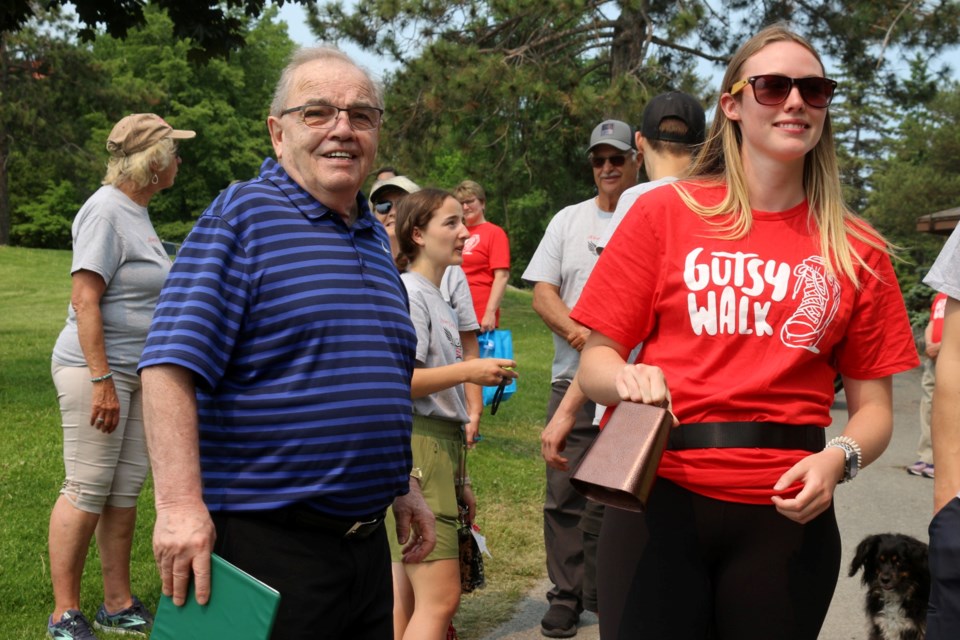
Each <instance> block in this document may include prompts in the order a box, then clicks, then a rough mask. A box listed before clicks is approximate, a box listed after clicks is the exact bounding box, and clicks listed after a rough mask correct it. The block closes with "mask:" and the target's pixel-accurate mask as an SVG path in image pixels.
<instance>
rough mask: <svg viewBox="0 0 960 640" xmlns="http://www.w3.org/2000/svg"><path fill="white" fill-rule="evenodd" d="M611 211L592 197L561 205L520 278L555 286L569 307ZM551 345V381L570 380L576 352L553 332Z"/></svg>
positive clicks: (586, 274)
mask: <svg viewBox="0 0 960 640" xmlns="http://www.w3.org/2000/svg"><path fill="white" fill-rule="evenodd" d="M612 215H613V214H612V212H610V211H601V210H600V208H599V207H598V206H597V202H596V198H590V199H589V200H584V201H583V202H581V203H579V204H575V205H571V206H569V207H566V208H564V209H561V210H560V211H559V212H558V213H557V215H555V216H554V217H553V220H551V221H550V224H549V225H547V230H546V232H544V234H543V239H542V240H541V241H540V245H539V246H538V247H537V250H536V252H535V253H534V254H533V257H532V258H531V259H530V264H528V265H527V269H526V271H524V272H523V279H524V280H527V281H528V282H546V283H549V284H552V285H554V286H557V287H559V288H560V298H561V299H562V300H563V303H564V304H565V305H567V307H569V308H570V309H573V307H574V305H575V304H576V303H577V300H579V299H580V292H581V291H583V285H584V284H586V282H587V278H589V277H590V273H591V272H592V271H593V267H594V265H596V264H597V256H598V254H597V242H598V241H599V240H600V237H601V236H602V235H603V232H604V230H605V229H606V227H607V225H608V224H609V222H610V218H611V217H612ZM553 346H554V357H553V368H552V371H551V381H552V382H558V381H570V380H573V376H574V375H575V374H576V372H577V367H578V366H579V364H580V352H578V351H577V350H576V349H574V348H573V347H571V346H570V345H569V344H568V343H567V341H566V339H565V338H563V337H561V336H558V335H556V334H554V335H553Z"/></svg>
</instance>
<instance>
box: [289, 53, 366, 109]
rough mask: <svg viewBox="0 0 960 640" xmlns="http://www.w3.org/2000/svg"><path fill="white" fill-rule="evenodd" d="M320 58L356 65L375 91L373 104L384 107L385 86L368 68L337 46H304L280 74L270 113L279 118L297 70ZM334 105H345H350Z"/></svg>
mask: <svg viewBox="0 0 960 640" xmlns="http://www.w3.org/2000/svg"><path fill="white" fill-rule="evenodd" d="M318 60H320V61H323V60H334V61H337V62H343V63H346V64H349V65H351V66H353V67H355V68H356V69H357V70H358V71H360V73H362V74H363V75H364V76H366V78H367V81H368V82H369V84H370V89H371V91H372V92H373V99H374V102H375V103H376V104H374V105H373V106H375V107H380V108H381V109H382V108H383V86H382V85H381V84H380V83H379V82H377V81H376V80H374V78H373V76H372V75H370V72H369V71H368V70H367V69H366V68H364V67H362V66H361V65H359V64H357V63H356V62H354V61H353V59H352V58H351V57H350V56H348V55H347V54H345V53H344V52H343V51H341V50H340V49H337V48H336V47H328V46H322V47H302V48H300V49H297V50H296V51H294V52H293V55H291V56H290V61H289V62H288V63H287V66H286V67H284V69H283V73H281V74H280V80H279V81H277V88H276V89H274V91H273V102H272V103H271V105H270V115H272V116H274V117H277V118H279V117H280V112H281V111H283V110H284V108H286V107H287V96H289V95H290V89H291V86H290V85H291V84H292V83H293V75H294V73H295V72H296V70H297V69H299V68H300V67H301V66H303V65H305V64H307V63H309V62H315V61H318ZM294 106H297V105H294ZM334 106H338V107H345V106H349V105H334Z"/></svg>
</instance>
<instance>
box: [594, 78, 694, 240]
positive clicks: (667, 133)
mask: <svg viewBox="0 0 960 640" xmlns="http://www.w3.org/2000/svg"><path fill="white" fill-rule="evenodd" d="M705 132H706V115H705V114H704V112H703V107H702V106H700V103H699V102H697V99H696V98H694V97H693V96H691V95H688V94H686V93H682V92H680V91H670V92H668V93H661V94H660V95H658V96H655V97H654V98H653V99H652V100H650V102H648V103H647V107H646V108H645V109H644V110H643V123H642V124H641V126H640V130H639V131H637V133H636V144H637V148H638V149H639V150H640V158H641V160H642V162H643V168H644V171H645V172H646V174H647V178H648V179H649V182H644V183H641V184H638V185H636V186H635V187H630V188H629V189H627V190H626V191H624V192H623V194H622V195H621V196H620V199H619V200H618V201H617V210H616V211H615V212H614V214H613V219H612V220H610V224H609V225H607V230H606V232H605V233H604V234H603V237H602V238H600V241H599V242H598V243H597V250H598V251H603V248H604V247H606V246H607V242H609V240H610V236H612V235H613V232H614V231H616V229H617V226H618V225H619V224H620V222H621V221H622V220H623V217H624V216H625V215H627V211H629V210H630V207H632V206H633V203H634V202H636V201H637V198H639V197H640V196H641V195H642V194H644V193H646V192H648V191H652V190H653V189H656V188H657V187H660V186H662V185H665V184H669V183H671V182H674V181H676V180H677V178H679V177H682V176H683V175H685V174H686V173H687V171H688V170H689V168H690V162H691V161H692V160H693V156H694V154H695V153H696V150H697V148H698V147H699V146H700V145H702V144H703V140H704V136H705Z"/></svg>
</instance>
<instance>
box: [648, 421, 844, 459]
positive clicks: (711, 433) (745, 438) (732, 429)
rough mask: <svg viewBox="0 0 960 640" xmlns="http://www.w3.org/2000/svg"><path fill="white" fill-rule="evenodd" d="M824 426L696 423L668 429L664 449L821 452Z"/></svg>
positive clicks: (771, 423)
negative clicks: (667, 438)
mask: <svg viewBox="0 0 960 640" xmlns="http://www.w3.org/2000/svg"><path fill="white" fill-rule="evenodd" d="M825 431H826V430H825V429H824V428H823V427H815V426H810V425H797V424H783V423H782V422H699V423H693V424H682V425H680V426H679V427H677V428H675V429H671V430H670V440H669V441H668V442H667V449H668V450H671V451H679V450H681V449H713V448H717V449H728V448H734V447H737V448H744V449H755V448H759V449H799V450H801V451H813V452H817V451H822V450H823V447H824V445H825V444H826V434H825Z"/></svg>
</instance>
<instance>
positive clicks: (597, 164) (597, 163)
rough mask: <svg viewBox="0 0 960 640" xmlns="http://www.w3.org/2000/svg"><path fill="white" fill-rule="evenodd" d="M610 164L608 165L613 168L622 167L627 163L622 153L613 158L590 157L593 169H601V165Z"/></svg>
mask: <svg viewBox="0 0 960 640" xmlns="http://www.w3.org/2000/svg"><path fill="white" fill-rule="evenodd" d="M607 161H609V162H610V165H611V166H613V167H622V166H623V164H624V163H625V162H626V161H627V156H626V155H625V154H622V153H618V154H617V155H614V156H590V164H592V165H593V168H594V169H602V168H603V165H604V164H606V163H607Z"/></svg>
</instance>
